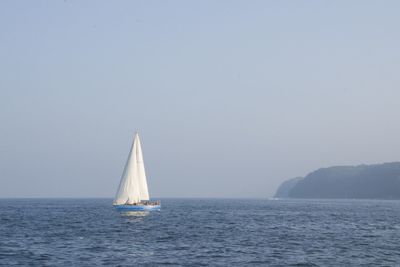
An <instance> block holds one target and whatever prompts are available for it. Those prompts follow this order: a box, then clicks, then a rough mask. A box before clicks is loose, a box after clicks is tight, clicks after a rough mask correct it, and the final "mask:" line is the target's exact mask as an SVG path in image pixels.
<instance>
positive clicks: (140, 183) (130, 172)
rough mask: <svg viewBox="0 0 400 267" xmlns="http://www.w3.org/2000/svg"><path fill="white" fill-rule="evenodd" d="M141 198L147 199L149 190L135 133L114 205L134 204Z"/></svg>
mask: <svg viewBox="0 0 400 267" xmlns="http://www.w3.org/2000/svg"><path fill="white" fill-rule="evenodd" d="M142 200H149V192H148V189H147V180H146V174H145V170H144V164H143V155H142V149H141V145H140V139H139V134H137V133H136V135H135V138H134V141H133V144H132V147H131V151H130V152H129V156H128V160H127V161H126V164H125V168H124V172H123V174H122V177H121V182H120V184H119V187H118V191H117V195H116V196H115V199H114V205H123V204H135V203H139V202H140V201H142Z"/></svg>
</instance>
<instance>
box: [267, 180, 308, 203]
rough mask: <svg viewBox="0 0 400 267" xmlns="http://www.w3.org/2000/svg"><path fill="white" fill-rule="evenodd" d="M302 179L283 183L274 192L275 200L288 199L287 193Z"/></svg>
mask: <svg viewBox="0 0 400 267" xmlns="http://www.w3.org/2000/svg"><path fill="white" fill-rule="evenodd" d="M301 179H303V177H296V178H292V179H289V180H286V181H284V182H283V183H282V184H281V185H280V186H279V188H278V190H276V193H275V196H274V197H276V198H287V197H289V192H290V190H292V188H293V187H294V186H295V185H296V184H297V182H298V181H300V180H301Z"/></svg>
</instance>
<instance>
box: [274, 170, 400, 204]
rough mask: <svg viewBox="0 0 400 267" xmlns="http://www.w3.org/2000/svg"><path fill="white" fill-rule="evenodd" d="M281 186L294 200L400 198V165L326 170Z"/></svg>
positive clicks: (282, 191)
mask: <svg viewBox="0 0 400 267" xmlns="http://www.w3.org/2000/svg"><path fill="white" fill-rule="evenodd" d="M297 179H298V178H297ZM281 187H283V188H281ZM281 187H279V188H278V191H277V194H276V195H285V192H286V191H285V190H287V189H288V188H289V190H288V191H287V192H286V195H287V196H288V197H291V198H351V199H400V162H393V163H384V164H374V165H360V166H336V167H329V168H322V169H319V170H316V171H314V172H312V173H310V174H308V175H307V176H306V177H304V178H303V179H299V180H294V179H292V180H289V181H286V182H284V183H283V184H282V185H281ZM278 193H279V194H278Z"/></svg>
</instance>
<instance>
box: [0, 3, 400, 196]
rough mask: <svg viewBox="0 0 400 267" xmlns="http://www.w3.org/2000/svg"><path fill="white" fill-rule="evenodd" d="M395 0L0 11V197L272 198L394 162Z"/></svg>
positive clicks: (397, 132) (398, 55) (18, 6)
mask: <svg viewBox="0 0 400 267" xmlns="http://www.w3.org/2000/svg"><path fill="white" fill-rule="evenodd" d="M399 12H400V2H399V1H256V0H252V1H245V0H242V1H223V0H221V1H211V0H210V1H206V0H205V1H161V0H160V1H151V0H146V1H144V0H143V1H71V0H66V1H11V0H10V1H1V2H0V197H108V198H111V197H113V196H114V195H115V192H116V190H117V187H118V184H119V180H120V177H121V174H122V171H123V168H124V164H125V161H126V158H127V155H128V153H129V149H130V146H131V143H132V139H133V136H134V134H135V132H136V131H139V133H140V136H141V142H142V149H143V154H144V161H145V166H146V172H147V178H148V184H149V191H150V195H151V196H152V197H222V198H230V197H238V198H267V197H271V196H273V194H274V192H275V190H276V189H277V187H278V186H279V184H280V183H281V182H283V181H284V180H286V179H289V178H292V177H296V176H305V175H307V174H308V173H310V172H311V171H313V170H315V169H318V168H321V167H328V166H333V165H358V164H372V163H382V162H393V161H400V141H399V136H400V117H399V115H400V105H399V101H400V87H399V85H400V75H399V69H400V49H399V47H400V31H399V25H400V16H399V15H398V14H399Z"/></svg>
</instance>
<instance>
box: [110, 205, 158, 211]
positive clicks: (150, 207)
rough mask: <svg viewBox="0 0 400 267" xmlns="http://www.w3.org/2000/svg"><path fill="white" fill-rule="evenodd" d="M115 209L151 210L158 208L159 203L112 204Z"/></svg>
mask: <svg viewBox="0 0 400 267" xmlns="http://www.w3.org/2000/svg"><path fill="white" fill-rule="evenodd" d="M114 208H115V209H116V210H117V211H153V210H160V209H161V205H114Z"/></svg>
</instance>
